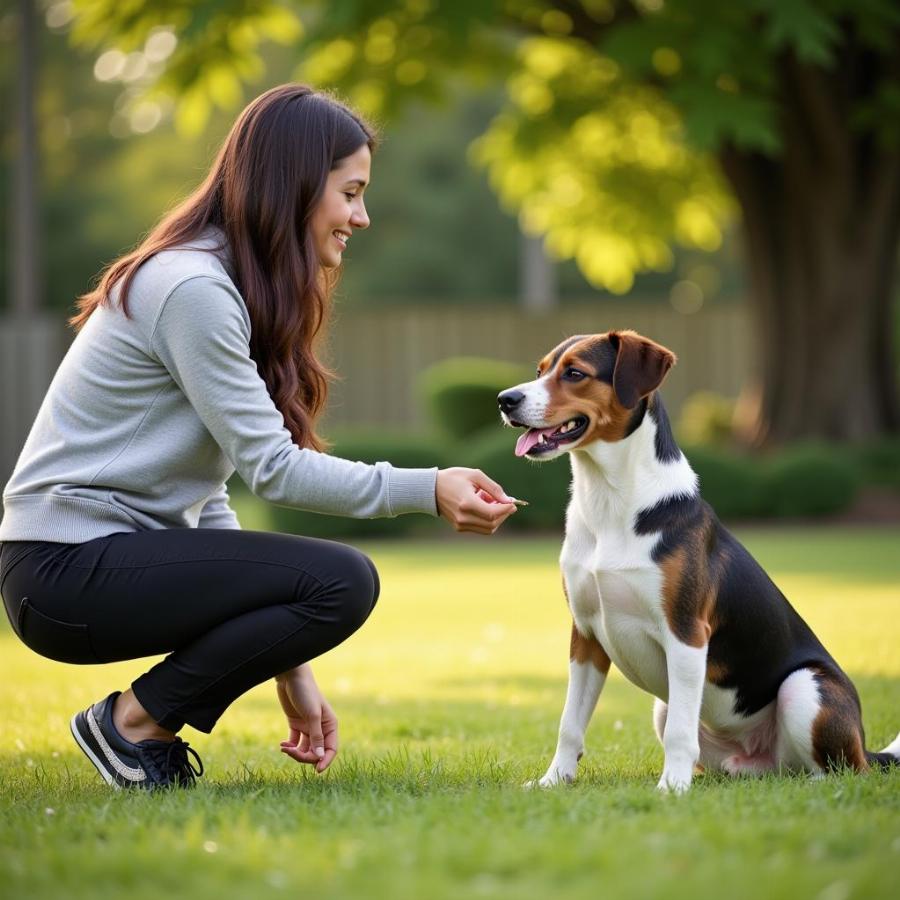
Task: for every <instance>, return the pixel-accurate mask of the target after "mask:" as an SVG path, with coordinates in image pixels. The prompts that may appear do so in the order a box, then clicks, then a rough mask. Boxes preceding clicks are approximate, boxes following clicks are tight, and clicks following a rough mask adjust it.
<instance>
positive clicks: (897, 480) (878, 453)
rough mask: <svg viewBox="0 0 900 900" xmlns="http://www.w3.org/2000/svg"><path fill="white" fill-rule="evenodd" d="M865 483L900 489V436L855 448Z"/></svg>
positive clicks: (861, 475) (855, 455) (855, 454)
mask: <svg viewBox="0 0 900 900" xmlns="http://www.w3.org/2000/svg"><path fill="white" fill-rule="evenodd" d="M854 457H855V459H856V461H857V465H858V466H859V471H860V477H861V478H862V480H863V482H864V483H865V484H874V485H880V486H881V487H892V488H895V489H897V490H900V438H882V439H881V440H880V441H875V442H874V443H871V444H865V445H863V446H861V447H858V448H856V449H855V450H854Z"/></svg>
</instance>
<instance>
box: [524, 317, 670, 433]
mask: <svg viewBox="0 0 900 900" xmlns="http://www.w3.org/2000/svg"><path fill="white" fill-rule="evenodd" d="M674 363H675V354H673V353H672V352H671V351H670V350H667V349H666V348H665V347H663V346H662V345H660V344H657V343H656V342H655V341H651V340H649V339H648V338H644V337H642V336H641V335H639V334H637V333H636V332H633V331H621V332H610V333H609V334H597V335H587V336H584V335H579V336H577V337H574V338H569V339H568V340H567V341H563V343H562V344H560V345H559V346H557V347H555V348H554V349H553V350H551V351H550V353H548V354H547V355H546V356H545V357H544V358H543V359H542V360H541V362H540V364H539V365H538V375H539V376H544V375H548V374H550V375H552V376H553V377H551V378H550V379H548V383H547V392H548V394H549V403H548V404H547V410H546V413H545V419H546V420H547V421H549V422H555V423H558V424H560V425H562V424H563V423H564V422H567V421H569V419H573V418H575V417H576V416H586V417H587V418H588V419H589V425H588V429H587V431H586V432H585V434H584V436H583V437H582V438H581V439H580V440H579V441H578V446H579V447H583V446H586V445H587V444H590V443H593V442H594V441H598V440H602V441H607V442H610V443H611V442H614V441H620V440H622V439H623V438H624V437H625V436H626V435H627V434H628V433H629V425H630V423H631V419H632V415H633V414H634V408H635V406H636V405H637V404H638V402H639V401H640V400H641V399H642V398H643V397H645V396H647V395H648V394H649V393H652V391H654V390H655V389H656V388H657V387H658V386H659V384H660V383H661V382H662V380H663V378H664V377H665V375H666V373H667V372H668V370H669V369H670V368H671V366H672V365H673V364H674ZM570 368H574V369H578V370H579V371H581V372H584V373H585V374H586V375H587V376H588V377H587V378H583V379H581V380H580V381H571V380H568V379H566V378H565V377H564V375H565V373H566V371H567V370H568V369H570ZM623 400H624V402H623ZM629 404H630V405H629Z"/></svg>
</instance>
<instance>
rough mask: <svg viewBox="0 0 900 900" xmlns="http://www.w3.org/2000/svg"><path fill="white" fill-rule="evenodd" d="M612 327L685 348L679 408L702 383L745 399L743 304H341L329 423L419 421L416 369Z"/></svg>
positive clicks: (533, 349) (668, 391) (539, 348)
mask: <svg viewBox="0 0 900 900" xmlns="http://www.w3.org/2000/svg"><path fill="white" fill-rule="evenodd" d="M612 328H633V329H634V330H636V331H638V332H640V333H641V334H645V335H647V336H648V337H652V338H654V340H657V341H659V342H660V343H662V344H665V346H667V347H669V348H670V349H671V350H673V351H674V352H675V353H676V354H677V355H678V358H679V361H678V364H677V365H676V366H675V368H674V369H673V370H672V372H671V374H670V376H669V378H668V380H667V381H666V387H665V391H664V395H665V399H666V404H667V406H668V408H669V410H670V413H671V414H672V415H677V413H678V411H679V409H680V408H681V405H682V403H683V402H684V400H685V398H686V397H687V396H688V395H690V394H692V393H694V392H695V391H698V390H711V391H716V392H717V393H721V394H724V395H725V396H729V397H736V396H737V395H738V393H739V392H740V390H741V388H742V386H743V384H744V382H745V380H746V378H747V376H748V373H749V370H750V361H751V359H752V347H751V345H750V336H749V327H748V321H747V315H746V311H745V310H744V308H743V307H742V306H740V305H738V304H733V305H727V306H726V305H723V306H721V307H719V308H712V309H709V310H702V311H700V312H698V313H696V314H694V315H683V314H681V313H678V312H676V311H675V310H673V309H671V308H669V307H665V306H661V305H655V304H654V305H650V304H645V303H640V304H638V303H636V304H634V305H629V302H628V301H618V302H611V303H591V304H585V305H583V306H582V305H579V306H572V307H567V308H563V309H561V310H558V311H555V312H552V313H548V314H542V315H537V314H535V315H526V314H524V313H522V312H521V310H519V309H516V308H514V307H501V306H486V307H481V308H471V309H470V308H465V307H464V308H460V307H430V306H429V307H415V308H400V307H398V308H395V309H385V310H359V309H352V310H349V309H348V310H344V311H341V310H339V311H338V313H337V315H336V318H335V322H334V325H333V328H332V332H331V339H330V347H331V355H330V358H331V360H332V362H333V367H334V368H335V369H336V370H337V371H338V372H339V373H340V376H341V381H340V382H338V383H337V384H335V385H334V386H333V387H332V390H331V393H330V400H329V411H328V418H327V422H328V424H329V425H340V426H343V425H349V424H372V425H388V426H392V427H399V428H405V427H415V426H419V425H421V424H423V411H422V407H421V403H420V402H419V399H418V397H417V395H416V384H415V382H416V378H415V376H416V373H418V372H421V371H422V370H423V369H425V368H426V367H428V366H429V365H431V364H432V363H434V362H437V361H438V360H441V359H445V358H446V357H449V356H485V357H492V358H494V359H504V360H509V361H511V362H520V363H525V364H527V365H528V366H529V367H531V366H532V365H533V364H535V363H536V362H537V361H538V360H539V359H540V358H541V357H542V356H543V355H544V354H545V353H546V352H547V351H548V350H550V349H552V348H553V347H554V346H556V344H557V343H559V342H560V341H561V340H562V339H563V338H565V337H568V336H570V335H573V334H594V333H596V332H601V331H609V330H610V329H612Z"/></svg>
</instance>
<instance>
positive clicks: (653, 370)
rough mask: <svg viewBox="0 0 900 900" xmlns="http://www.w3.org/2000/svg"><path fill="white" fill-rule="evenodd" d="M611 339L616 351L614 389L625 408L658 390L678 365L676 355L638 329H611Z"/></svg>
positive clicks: (631, 406) (635, 404)
mask: <svg viewBox="0 0 900 900" xmlns="http://www.w3.org/2000/svg"><path fill="white" fill-rule="evenodd" d="M609 342H610V344H612V347H613V349H614V350H615V351H616V368H615V369H614V371H613V389H614V390H615V392H616V397H617V398H618V400H619V403H621V404H622V406H624V407H625V408H626V409H632V408H634V407H635V406H637V404H638V401H639V400H640V399H641V398H642V397H646V396H647V395H648V394H650V393H652V392H653V391H655V390H656V389H657V388H658V387H659V386H660V385H661V384H662V381H663V379H664V378H665V377H666V372H668V371H669V369H671V368H672V366H673V365H675V354H674V353H672V351H671V350H667V349H666V348H665V347H663V346H662V345H661V344H657V343H656V342H655V341H651V340H650V339H649V338H645V337H642V336H641V335H639V334H638V333H637V332H636V331H611V332H610V333H609Z"/></svg>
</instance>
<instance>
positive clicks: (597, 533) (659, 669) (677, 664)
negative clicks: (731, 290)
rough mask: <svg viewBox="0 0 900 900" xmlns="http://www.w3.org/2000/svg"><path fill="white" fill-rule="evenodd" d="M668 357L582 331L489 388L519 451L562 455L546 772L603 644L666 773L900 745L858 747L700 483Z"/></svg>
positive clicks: (605, 666) (840, 688)
mask: <svg viewBox="0 0 900 900" xmlns="http://www.w3.org/2000/svg"><path fill="white" fill-rule="evenodd" d="M674 363H675V356H674V354H673V353H671V352H670V351H669V350H667V349H666V348H665V347H662V346H660V345H659V344H657V343H655V342H654V341H651V340H648V339H647V338H644V337H641V336H640V335H639V334H636V333H635V332H633V331H611V332H609V333H608V334H597V335H589V336H585V335H580V336H578V337H573V338H570V339H569V340H567V341H565V342H563V343H562V344H560V345H559V346H558V347H557V348H556V349H555V350H553V351H552V352H551V353H548V354H547V356H545V357H544V359H542V360H541V363H540V365H539V366H538V371H537V378H536V379H535V380H534V381H530V382H527V383H525V384H520V385H517V386H516V387H513V388H510V389H508V390H505V391H503V392H502V393H501V394H500V395H499V397H498V402H499V405H500V409H501V411H502V414H503V418H504V419H505V421H506V422H507V423H508V424H509V425H512V426H518V427H522V428H525V429H527V430H526V431H525V432H524V433H523V434H522V435H521V436H520V437H519V440H518V443H517V445H516V454H517V455H518V456H525V457H528V458H529V459H533V460H548V459H554V458H556V457H558V456H560V455H561V454H563V453H568V454H569V457H570V460H571V464H572V498H571V502H570V503H569V507H568V511H567V514H566V536H565V542H564V544H563V549H562V556H561V559H560V563H561V566H562V574H563V584H564V588H565V592H566V597H567V600H568V604H569V608H570V610H571V613H572V618H573V625H572V642H571V649H570V653H569V657H570V663H569V687H568V693H567V696H566V703H565V708H564V709H563V714H562V721H561V723H560V728H559V742H558V744H557V748H556V753H555V755H554V757H553V760H552V761H551V763H550V767H549V768H548V769H547V772H546V774H545V775H544V777H543V778H541V779H540V784H541V785H543V786H548V785H553V784H557V783H558V782H560V781H566V782H568V781H572V780H573V779H574V777H575V771H576V768H577V765H578V760H579V759H580V758H581V755H582V752H583V749H584V743H583V742H584V733H585V729H586V728H587V725H588V722H589V721H590V718H591V715H592V713H593V711H594V707H595V706H596V703H597V699H598V697H599V696H600V692H601V690H602V688H603V684H604V682H605V680H606V676H607V673H608V671H609V667H610V663H611V662H612V663H615V664H616V666H618V667H619V669H620V670H621V671H622V672H623V673H624V674H625V676H626V677H627V678H628V679H629V680H630V681H632V682H634V684H636V685H637V686H638V687H640V688H643V689H644V690H645V691H647V692H648V693H650V694H653V695H654V696H655V697H656V698H657V699H656V702H655V706H654V710H653V722H654V725H655V728H656V733H657V735H658V736H659V739H660V741H661V742H662V745H663V748H664V752H665V764H664V766H663V772H662V777H661V778H660V781H659V785H658V786H659V788H660V789H661V790H663V791H674V792H677V793H680V792H682V791H685V790H686V789H687V788H688V787H689V785H690V783H691V776H692V774H693V771H694V767H695V765H697V764H699V765H700V766H702V767H703V768H704V769H707V770H715V769H718V770H723V771H725V772H728V773H729V774H731V775H742V774H747V775H752V774H757V773H762V772H770V771H778V770H793V771H806V772H810V773H813V774H821V773H823V772H825V771H826V770H828V769H830V768H834V767H840V766H850V767H851V768H854V769H857V770H860V771H863V770H866V769H868V768H869V766H870V765H873V764H876V765H884V766H886V765H890V764H896V763H898V762H900V736H898V738H897V739H896V740H895V741H894V742H893V743H892V744H891V745H890V746H889V747H887V748H885V750H884V751H882V752H881V753H870V752H869V751H867V750H866V749H865V743H864V736H863V726H862V720H861V712H860V704H859V697H858V696H857V693H856V689H855V688H854V687H853V684H852V683H851V681H850V679H849V678H848V677H847V676H846V675H845V674H844V673H843V672H842V671H841V668H840V666H838V664H837V663H836V662H835V661H834V659H833V658H832V657H831V655H830V654H829V653H828V651H827V650H826V649H825V648H824V647H823V646H822V644H821V642H820V641H819V640H818V638H817V637H816V636H815V635H814V634H813V632H812V630H811V629H810V628H809V626H808V625H807V624H806V623H805V622H804V621H803V619H801V618H800V616H799V615H798V614H797V613H796V612H795V610H794V609H793V607H791V605H790V603H788V601H787V599H785V597H784V595H783V594H782V593H781V591H779V590H778V588H777V587H776V586H775V585H774V584H773V583H772V581H771V580H770V579H769V577H768V576H767V575H766V573H765V572H764V571H763V570H762V568H761V567H760V566H759V564H758V563H757V562H756V561H755V560H754V559H753V558H752V557H751V556H750V554H749V553H748V552H747V551H746V550H745V549H744V548H743V547H742V546H741V544H740V543H738V541H737V540H735V538H734V537H733V536H732V535H731V534H730V533H729V532H728V531H727V530H726V529H725V528H723V527H722V525H721V523H720V522H719V521H718V519H717V518H716V516H715V514H714V512H713V510H712V509H711V508H710V507H709V505H708V504H706V503H705V502H704V501H703V500H702V499H701V497H700V493H699V490H698V485H697V476H696V475H695V474H694V472H693V470H692V469H691V467H690V465H689V464H688V461H687V460H686V459H685V457H684V455H683V454H682V452H681V450H680V449H679V448H678V446H677V445H676V443H675V441H674V439H673V437H672V431H671V428H670V427H669V422H668V419H667V417H666V412H665V409H664V407H663V404H662V400H661V399H660V395H659V393H658V391H657V389H658V388H659V386H660V384H661V383H662V381H663V379H664V378H665V376H666V373H667V372H668V370H669V369H670V368H671V367H672V365H673V364H674Z"/></svg>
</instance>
